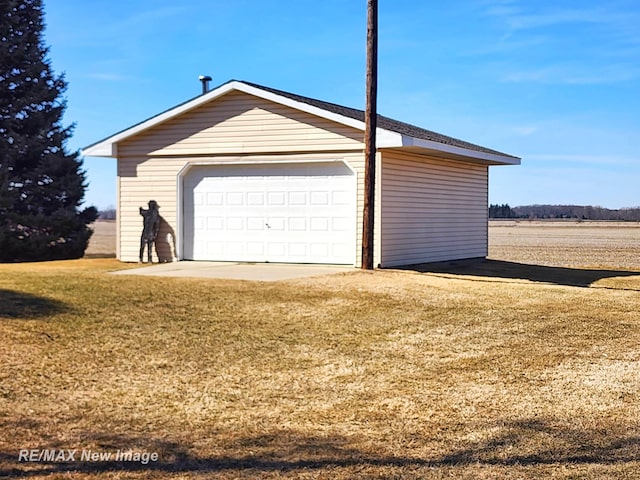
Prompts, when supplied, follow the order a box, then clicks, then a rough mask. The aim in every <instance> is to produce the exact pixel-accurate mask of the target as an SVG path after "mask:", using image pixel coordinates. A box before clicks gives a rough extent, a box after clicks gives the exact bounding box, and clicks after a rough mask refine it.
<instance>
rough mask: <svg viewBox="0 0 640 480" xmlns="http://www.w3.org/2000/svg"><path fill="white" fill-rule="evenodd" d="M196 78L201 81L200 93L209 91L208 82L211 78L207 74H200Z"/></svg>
mask: <svg viewBox="0 0 640 480" xmlns="http://www.w3.org/2000/svg"><path fill="white" fill-rule="evenodd" d="M198 80H200V82H201V83H202V94H203V95H204V94H205V93H207V92H208V91H209V82H210V81H211V80H212V79H211V77H210V76H209V75H200V76H199V77H198Z"/></svg>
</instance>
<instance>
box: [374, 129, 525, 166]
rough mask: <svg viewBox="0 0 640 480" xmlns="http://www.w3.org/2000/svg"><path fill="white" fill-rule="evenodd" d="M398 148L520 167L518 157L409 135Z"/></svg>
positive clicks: (403, 138) (489, 163) (404, 136)
mask: <svg viewBox="0 0 640 480" xmlns="http://www.w3.org/2000/svg"><path fill="white" fill-rule="evenodd" d="M399 147H400V148H402V149H403V150H409V151H415V152H421V153H427V154H428V153H433V154H436V155H438V156H443V157H446V158H452V159H456V160H469V161H473V162H481V163H485V164H487V165H520V161H521V159H520V158H519V157H514V156H511V155H505V154H500V153H497V152H492V151H480V150H476V149H473V150H472V149H468V148H463V147H459V146H456V145H448V144H446V143H440V142H434V141H431V140H425V139H422V138H415V137H411V136H409V135H402V145H401V146H399ZM381 148H382V145H381Z"/></svg>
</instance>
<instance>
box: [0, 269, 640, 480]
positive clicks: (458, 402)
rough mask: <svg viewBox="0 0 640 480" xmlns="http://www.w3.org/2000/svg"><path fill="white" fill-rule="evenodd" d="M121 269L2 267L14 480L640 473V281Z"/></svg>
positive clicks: (4, 460) (1, 446)
mask: <svg viewBox="0 0 640 480" xmlns="http://www.w3.org/2000/svg"><path fill="white" fill-rule="evenodd" d="M121 268H128V266H126V265H123V264H120V263H118V262H117V261H115V260H113V259H93V260H78V261H68V262H50V263H36V264H20V265H0V338H1V339H2V342H0V477H2V476H13V477H18V478H19V477H27V478H73V479H77V478H82V479H85V478H158V477H164V478H212V477H215V478H251V477H253V478H394V477H395V478H496V477H499V478H540V477H557V478H633V477H635V476H636V475H637V472H638V471H640V388H639V387H640V376H639V375H638V372H639V369H638V367H639V366H640V365H639V360H640V349H639V348H638V345H639V344H640V328H639V327H640V314H639V313H638V306H639V305H640V274H636V273H633V272H620V275H619V276H617V275H616V273H615V272H614V271H608V272H603V273H602V274H598V272H596V271H590V272H588V274H586V273H585V275H584V276H581V275H582V274H581V272H580V271H575V270H573V271H572V270H570V269H558V270H557V271H554V272H551V273H549V272H547V271H546V270H545V272H544V273H545V274H547V273H548V274H549V275H548V278H550V279H552V281H549V282H543V281H541V280H544V278H546V277H544V278H542V277H540V275H541V273H540V271H539V270H535V269H533V268H532V269H531V271H527V269H526V267H521V268H522V269H523V270H522V272H518V271H517V269H518V268H519V267H517V266H516V265H508V269H507V270H508V272H507V271H506V270H505V268H503V269H494V270H492V271H491V274H486V275H484V274H483V272H482V271H469V270H467V271H457V272H455V273H451V272H447V271H443V270H440V271H438V272H431V273H417V272H412V271H377V272H374V273H370V272H361V271H356V270H354V271H353V272H350V273H345V274H338V275H333V276H326V277H318V278H310V279H302V280H296V281H290V282H275V283H253V282H242V281H229V280H202V279H180V278H151V277H136V276H112V275H108V274H107V272H108V271H111V270H115V269H121ZM576 278H581V279H582V280H581V281H579V282H578V281H576ZM585 278H587V279H588V281H585V280H584V279H585ZM527 279H534V280H537V281H531V280H527ZM565 280H567V281H565ZM576 285H579V286H576ZM24 449H56V450H58V449H64V450H69V449H70V450H77V451H78V453H77V454H76V458H74V460H73V461H68V462H67V461H54V460H51V461H43V462H25V461H18V460H19V454H20V451H21V450H24ZM89 450H90V451H93V452H103V453H104V452H106V453H113V454H115V452H117V451H132V452H134V453H138V454H142V453H145V452H146V453H152V452H153V453H157V455H158V459H157V460H156V461H149V462H148V463H142V462H140V461H138V462H136V461H128V462H126V461H125V462H123V461H113V459H110V460H109V461H88V460H85V461H80V459H79V456H80V453H81V452H82V451H85V452H86V451H89Z"/></svg>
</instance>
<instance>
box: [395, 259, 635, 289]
mask: <svg viewBox="0 0 640 480" xmlns="http://www.w3.org/2000/svg"><path fill="white" fill-rule="evenodd" d="M402 269H404V270H413V271H416V272H421V273H445V274H453V275H473V276H477V277H493V278H504V279H517V280H531V281H533V282H545V283H555V284H557V285H567V286H572V287H589V286H591V285H592V284H593V283H595V282H597V281H598V280H602V279H604V278H612V277H631V276H640V272H633V271H628V270H600V269H596V270H593V269H582V268H565V267H548V266H543V265H529V264H525V263H515V262H505V261H503V260H488V259H471V260H454V261H448V262H437V263H423V264H419V265H408V266H406V267H402ZM638 289H640V287H639V288H638Z"/></svg>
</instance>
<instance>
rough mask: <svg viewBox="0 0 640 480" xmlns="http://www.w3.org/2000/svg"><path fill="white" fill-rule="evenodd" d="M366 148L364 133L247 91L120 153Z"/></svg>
mask: <svg viewBox="0 0 640 480" xmlns="http://www.w3.org/2000/svg"><path fill="white" fill-rule="evenodd" d="M361 148H362V132H361V131H359V130H357V129H355V128H353V127H349V126H346V125H341V124H338V123H335V122H332V121H331V120H327V119H325V118H320V117H317V116H314V115H311V114H309V113H306V112H303V111H300V110H296V109H293V108H291V107H287V106H285V105H282V104H277V103H274V102H271V101H269V100H266V99H263V98H259V97H256V96H253V95H250V94H247V93H244V92H239V91H231V92H229V93H227V94H226V95H224V96H222V97H219V98H215V99H214V100H212V101H211V102H209V103H206V104H204V105H201V106H200V107H198V108H196V109H193V110H191V111H188V112H185V113H183V114H182V115H180V116H178V117H175V118H172V119H170V120H167V121H166V122H163V123H160V124H158V125H156V126H154V127H153V128H151V129H149V130H146V131H143V132H141V133H140V134H138V135H135V136H133V137H130V138H128V139H126V140H124V141H123V142H122V143H120V144H119V145H118V153H119V156H122V157H128V156H164V155H171V156H173V155H209V154H236V153H273V152H291V151H303V150H304V151H320V150H323V151H326V150H328V149H331V150H350V149H361Z"/></svg>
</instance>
